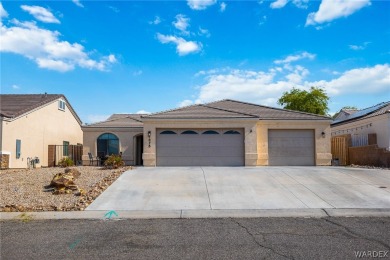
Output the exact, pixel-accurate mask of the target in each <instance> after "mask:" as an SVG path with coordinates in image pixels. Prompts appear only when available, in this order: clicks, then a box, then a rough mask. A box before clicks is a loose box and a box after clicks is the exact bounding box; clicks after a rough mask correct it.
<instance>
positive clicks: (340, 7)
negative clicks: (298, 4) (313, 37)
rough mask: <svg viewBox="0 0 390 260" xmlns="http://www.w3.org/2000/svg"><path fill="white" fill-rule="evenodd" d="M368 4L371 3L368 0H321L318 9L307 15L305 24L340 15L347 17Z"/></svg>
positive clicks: (324, 21) (327, 19) (312, 23)
mask: <svg viewBox="0 0 390 260" xmlns="http://www.w3.org/2000/svg"><path fill="white" fill-rule="evenodd" d="M369 5H371V2H370V0H359V1H351V0H338V1H335V0H322V2H321V4H320V7H319V9H318V11H317V12H313V13H310V14H309V15H308V16H307V20H306V26H308V25H316V24H322V23H327V22H331V21H333V20H335V19H338V18H341V17H347V16H349V15H351V14H353V13H355V12H356V11H358V10H360V9H361V8H363V7H366V6H369Z"/></svg>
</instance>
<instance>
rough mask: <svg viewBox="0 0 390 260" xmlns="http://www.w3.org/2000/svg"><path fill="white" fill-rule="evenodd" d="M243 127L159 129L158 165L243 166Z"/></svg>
mask: <svg viewBox="0 0 390 260" xmlns="http://www.w3.org/2000/svg"><path fill="white" fill-rule="evenodd" d="M243 133H244V131H243V130H242V129H203V130H199V129H196V130H195V129H181V130H177V129H159V130H158V131H157V166H243V165H244V134H243Z"/></svg>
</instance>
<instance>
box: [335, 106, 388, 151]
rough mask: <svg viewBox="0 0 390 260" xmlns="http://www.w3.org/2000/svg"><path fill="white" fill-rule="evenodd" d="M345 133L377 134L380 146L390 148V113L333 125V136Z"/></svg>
mask: <svg viewBox="0 0 390 260" xmlns="http://www.w3.org/2000/svg"><path fill="white" fill-rule="evenodd" d="M370 124H371V125H370ZM345 134H351V135H354V134H358V135H361V134H376V138H377V142H378V146H379V147H381V148H386V149H390V114H389V113H386V114H383V115H379V116H374V117H371V118H366V119H362V120H358V121H355V122H351V123H347V124H342V125H338V126H333V127H332V136H337V135H345Z"/></svg>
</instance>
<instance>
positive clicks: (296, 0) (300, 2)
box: [292, 0, 309, 9]
mask: <svg viewBox="0 0 390 260" xmlns="http://www.w3.org/2000/svg"><path fill="white" fill-rule="evenodd" d="M292 2H293V4H294V5H295V6H296V7H298V8H302V9H307V7H308V3H309V0H293V1H292Z"/></svg>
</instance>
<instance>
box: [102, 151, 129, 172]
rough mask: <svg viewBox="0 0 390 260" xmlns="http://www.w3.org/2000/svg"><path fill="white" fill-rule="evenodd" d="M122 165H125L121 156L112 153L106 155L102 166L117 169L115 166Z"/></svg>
mask: <svg viewBox="0 0 390 260" xmlns="http://www.w3.org/2000/svg"><path fill="white" fill-rule="evenodd" d="M124 165H125V162H124V161H123V160H122V157H120V156H119V155H114V154H112V155H110V156H108V158H107V159H106V161H105V162H104V166H105V167H106V168H113V169H117V168H119V167H122V166H124Z"/></svg>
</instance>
